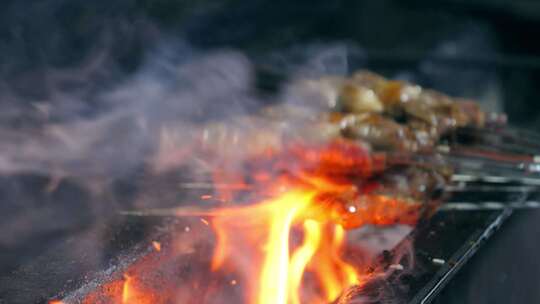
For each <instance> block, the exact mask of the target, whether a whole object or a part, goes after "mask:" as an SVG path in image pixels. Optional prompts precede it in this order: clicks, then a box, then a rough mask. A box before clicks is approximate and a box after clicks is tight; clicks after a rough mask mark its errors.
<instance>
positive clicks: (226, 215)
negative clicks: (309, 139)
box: [84, 142, 418, 304]
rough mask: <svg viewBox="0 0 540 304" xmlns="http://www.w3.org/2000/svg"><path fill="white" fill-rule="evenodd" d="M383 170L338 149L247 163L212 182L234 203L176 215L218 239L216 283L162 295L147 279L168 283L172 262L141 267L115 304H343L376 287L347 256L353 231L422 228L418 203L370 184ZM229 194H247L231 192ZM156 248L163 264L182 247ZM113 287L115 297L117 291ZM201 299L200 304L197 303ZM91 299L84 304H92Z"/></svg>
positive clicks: (213, 265) (211, 273) (205, 279)
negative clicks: (349, 294)
mask: <svg viewBox="0 0 540 304" xmlns="http://www.w3.org/2000/svg"><path fill="white" fill-rule="evenodd" d="M383 162H384V159H382V158H380V157H377V156H372V155H369V153H367V151H366V150H364V149H363V148H362V147H359V146H355V145H352V144H351V143H348V142H338V143H331V144H329V145H322V146H316V147H306V146H292V147H291V148H289V149H285V150H284V151H280V152H276V151H268V153H265V154H264V155H262V156H261V157H257V158H255V159H249V160H246V161H245V162H244V167H245V168H247V169H246V170H245V172H242V174H240V173H238V172H234V173H235V174H229V173H227V172H219V173H216V174H213V176H214V177H216V176H219V177H220V179H218V180H215V181H214V182H215V184H216V185H223V187H221V186H220V187H216V188H215V193H214V194H213V197H216V198H225V197H226V200H229V199H230V200H232V201H233V202H234V203H224V204H222V205H219V206H217V207H214V208H211V209H208V208H206V209H198V208H197V207H184V208H178V209H177V210H176V215H177V216H182V217H192V218H194V219H196V222H197V223H199V224H200V226H201V227H203V228H202V229H206V230H208V229H209V228H211V229H212V231H213V232H214V234H215V237H216V242H215V245H214V247H213V256H212V258H211V259H210V260H209V261H208V274H196V275H195V276H194V278H192V279H191V280H202V281H194V282H191V281H189V280H188V281H187V282H184V283H183V284H186V286H177V288H176V293H177V294H176V295H171V294H170V293H171V292H172V291H171V287H172V286H170V284H171V283H170V282H165V283H164V284H163V282H162V283H160V284H161V285H167V286H169V287H163V288H165V289H167V290H159V289H158V288H157V287H155V286H156V285H160V284H147V283H144V282H142V281H141V280H142V279H141V277H142V276H144V275H147V272H148V271H157V273H158V275H157V277H161V274H160V273H162V272H160V271H164V269H167V270H166V271H169V270H168V269H169V268H170V267H168V266H166V265H169V264H167V263H169V262H165V261H174V258H171V257H170V256H169V257H166V258H163V259H162V258H148V259H149V260H152V261H153V262H152V263H155V264H153V265H145V264H144V263H139V264H140V265H139V266H140V267H139V266H137V267H139V268H140V270H139V271H138V273H137V272H134V271H132V272H130V273H135V274H133V275H132V274H128V275H124V280H123V284H122V287H121V296H120V297H119V298H118V297H117V298H116V299H118V300H114V301H113V303H120V304H131V303H137V304H141V303H143V304H144V303H171V302H174V301H179V300H178V299H179V298H180V299H181V302H182V303H206V301H207V300H208V299H209V298H212V299H213V297H214V295H215V294H216V289H219V288H221V289H227V288H234V290H241V292H242V296H241V297H242V301H243V302H244V303H249V304H301V303H314V304H318V303H321V304H323V303H331V302H334V301H336V300H337V299H338V298H339V297H340V296H341V295H343V294H344V292H346V291H347V289H348V288H349V287H352V286H357V285H362V284H363V283H365V282H366V281H367V280H368V279H369V275H367V274H366V273H362V271H361V270H360V266H364V265H357V264H355V262H354V261H353V260H351V258H350V257H348V256H347V255H346V231H347V230H348V229H352V228H356V227H360V226H362V225H365V224H382V225H387V224H393V223H396V222H401V223H414V221H415V220H416V219H417V216H418V212H417V211H418V204H412V203H411V202H410V201H406V200H400V199H398V198H393V197H387V196H385V195H383V194H380V193H376V192H374V189H375V190H376V189H377V184H376V183H374V182H373V181H371V180H370V177H371V176H373V175H375V174H377V170H380V168H381V167H382V164H383ZM246 173H247V174H246ZM246 175H247V176H246ZM223 177H227V179H226V180H223V179H222V178H223ZM226 185H245V187H240V188H234V191H231V187H225V186H226ZM223 189H226V191H222V190H223ZM207 198H209V197H206V196H203V197H201V199H202V200H205V199H207ZM224 200H225V199H224ZM218 201H219V200H218ZM193 227H194V228H193V229H197V227H196V226H193ZM183 230H184V232H190V231H191V230H192V228H190V226H184V229H183ZM190 234H191V232H190ZM193 234H195V235H196V233H195V232H194V233H193ZM185 237H189V236H185ZM181 245H182V246H183V247H186V246H187V247H189V245H188V244H185V243H182V244H181ZM152 246H153V247H154V249H155V250H154V253H155V255H164V256H167V255H168V254H170V253H167V252H169V251H170V250H165V249H169V247H171V248H174V246H168V247H162V246H161V244H160V243H157V242H155V241H154V242H153V243H152ZM182 246H180V247H182ZM183 247H182V248H183ZM165 251H166V252H165ZM183 252H187V253H191V252H193V250H184V251H183ZM173 255H174V254H173ZM159 263H161V264H163V265H165V266H162V265H159ZM171 263H172V262H171ZM133 268H135V267H133ZM156 268H159V269H161V270H156ZM142 269H144V270H142ZM194 274H195V273H194ZM219 278H222V279H219ZM216 280H217V281H216ZM210 281H211V282H212V283H209V282H210ZM111 284H112V285H111V286H113V288H109V290H117V288H116V287H114V286H115V285H114V283H111ZM149 286H153V287H149ZM201 288H202V289H201ZM172 289H174V287H173V288H172ZM195 293H197V294H198V296H195V297H198V298H196V299H195V300H191V297H193V294H195ZM179 294H181V296H180V297H179ZM186 297H187V298H186ZM89 299H91V296H90V297H87V298H86V301H84V303H89V304H90V303H94V302H92V300H89ZM171 299H172V300H171ZM174 299H176V300H174ZM188 300H189V301H191V302H189V301H188ZM211 302H213V303H214V302H215V299H213V300H211ZM225 303H226V302H225Z"/></svg>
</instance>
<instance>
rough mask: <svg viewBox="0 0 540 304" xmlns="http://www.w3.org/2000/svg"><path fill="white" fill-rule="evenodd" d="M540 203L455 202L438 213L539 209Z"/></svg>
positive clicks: (443, 206)
mask: <svg viewBox="0 0 540 304" xmlns="http://www.w3.org/2000/svg"><path fill="white" fill-rule="evenodd" d="M539 208H540V202H538V201H525V202H515V203H505V202H481V203H469V202H455V203H446V204H443V205H442V206H441V207H439V210H440V211H477V210H478V211H481V210H504V209H539Z"/></svg>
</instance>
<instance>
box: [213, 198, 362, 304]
mask: <svg viewBox="0 0 540 304" xmlns="http://www.w3.org/2000/svg"><path fill="white" fill-rule="evenodd" d="M315 198H316V193H314V192H309V191H307V190H306V191H299V190H291V191H287V192H285V193H283V194H282V195H280V196H279V197H277V198H275V199H272V200H269V201H265V202H262V203H259V204H255V205H252V206H247V207H238V208H230V209H223V210H220V211H219V212H218V214H215V216H214V219H213V221H212V225H213V227H214V229H215V230H216V233H217V235H218V244H217V247H216V250H215V254H214V258H213V269H214V270H218V269H220V268H222V267H225V263H226V262H230V263H232V264H233V265H232V266H233V267H232V268H234V269H240V270H242V271H244V273H243V274H242V275H243V276H244V277H245V280H244V281H245V282H248V284H249V285H250V286H249V287H248V290H249V294H248V296H247V301H248V303H253V304H289V303H291V304H299V303H302V301H301V298H302V297H301V285H302V280H303V278H304V274H305V273H306V272H311V273H313V274H314V275H315V276H316V277H317V280H318V281H319V282H318V283H319V285H320V286H321V288H322V290H323V291H324V294H323V295H319V296H317V297H315V298H312V299H311V300H310V303H328V302H331V301H333V300H335V299H336V298H337V297H338V296H339V295H340V294H341V293H342V292H343V290H345V289H346V288H347V287H349V286H352V285H354V284H358V283H359V277H360V275H359V274H357V273H356V271H355V269H354V267H353V266H352V265H350V264H348V263H347V262H345V261H344V260H343V259H342V257H341V256H340V253H341V252H340V249H341V246H342V244H343V241H344V229H343V227H341V226H340V225H339V224H332V223H329V222H326V223H324V222H320V221H317V220H314V219H312V218H310V217H312V216H313V214H315V213H316V212H319V211H317V210H316V209H317V208H315V206H316V200H315ZM293 228H296V229H297V230H298V231H296V232H297V233H298V234H303V241H302V244H300V245H298V246H296V248H291V247H292V246H291V245H290V238H291V234H292V232H293V230H294V229H293ZM327 234H328V235H327ZM242 248H246V249H247V248H252V250H251V251H252V252H251V256H249V257H246V258H247V259H249V260H250V262H251V263H250V265H249V266H248V267H245V265H238V264H237V263H238V261H237V260H238V259H237V257H236V256H237V255H238V250H239V249H240V250H242ZM242 252H245V251H242ZM257 265H258V266H257ZM246 269H247V270H246ZM311 296H312V295H311Z"/></svg>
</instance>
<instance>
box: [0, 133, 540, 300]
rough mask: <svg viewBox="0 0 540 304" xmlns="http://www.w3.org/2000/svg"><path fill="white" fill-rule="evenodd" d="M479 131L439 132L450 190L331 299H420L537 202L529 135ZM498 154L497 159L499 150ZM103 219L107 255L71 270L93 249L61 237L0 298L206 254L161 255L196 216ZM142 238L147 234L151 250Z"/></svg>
mask: <svg viewBox="0 0 540 304" xmlns="http://www.w3.org/2000/svg"><path fill="white" fill-rule="evenodd" d="M460 132H461V133H460ZM463 132H464V133H463ZM482 132H484V134H481V135H482V136H483V137H478V136H477V135H478V134H477V133H478V132H477V131H474V130H468V131H467V130H460V131H459V132H458V133H457V134H455V135H454V136H451V137H450V138H449V139H447V140H446V145H445V146H443V148H441V150H442V151H443V153H445V154H444V155H445V156H444V157H445V158H447V159H448V161H450V162H451V163H453V165H454V166H455V168H456V172H455V173H454V175H453V181H454V183H453V185H452V186H449V187H448V189H446V191H448V192H450V193H451V198H450V199H449V200H448V201H447V202H445V203H444V204H443V205H442V206H441V207H440V208H439V209H438V211H437V213H436V214H435V215H434V216H433V217H431V218H430V219H429V220H426V221H424V222H421V223H420V224H419V225H417V226H416V227H415V228H414V229H413V230H412V231H410V232H407V231H409V230H405V231H401V232H398V235H401V237H402V238H401V237H400V239H401V241H399V242H398V243H395V242H394V243H391V242H390V246H391V247H386V248H380V255H379V256H378V257H377V258H376V259H375V260H374V261H373V263H372V266H371V269H370V270H369V271H372V272H375V271H377V270H379V271H380V270H384V271H383V272H386V273H390V275H388V276H387V277H384V278H381V279H375V280H372V281H370V282H369V283H368V284H367V285H365V286H362V288H352V289H350V290H348V291H347V292H346V293H345V294H344V295H343V296H342V297H341V298H340V300H338V302H339V303H356V302H355V301H360V303H430V302H432V301H433V300H434V299H436V297H437V295H438V294H439V293H440V292H441V290H442V289H443V288H444V287H445V286H446V284H447V283H448V282H449V281H450V280H451V279H452V278H453V277H454V275H455V274H456V273H457V272H458V271H459V270H460V268H461V267H462V266H463V265H464V264H465V263H466V262H467V261H468V260H469V259H470V258H471V257H472V256H473V255H474V254H475V253H476V251H477V250H478V249H479V248H480V247H481V246H482V245H483V244H484V243H485V242H486V241H487V240H488V239H489V238H490V237H491V236H492V235H493V234H494V233H496V232H497V230H498V229H499V228H500V227H501V226H503V224H504V222H505V221H506V220H507V219H508V218H509V217H510V216H512V213H513V210H515V209H528V208H538V207H540V203H539V202H538V201H537V199H538V197H539V195H540V191H539V189H540V188H539V187H540V178H538V174H537V173H536V171H537V167H536V166H537V165H536V163H535V162H534V160H535V156H534V155H533V154H531V153H530V151H532V150H534V148H533V149H531V147H534V146H535V145H536V142H535V136H536V135H535V134H528V133H527V137H521V138H518V137H517V135H518V134H522V133H521V132H523V131H519V130H515V129H511V128H508V129H505V130H502V133H501V132H499V131H497V132H496V133H495V132H491V131H488V132H486V131H482ZM464 135H467V136H464ZM471 135H473V137H474V138H473V139H474V140H471V138H470V137H471ZM523 138H527V140H523ZM502 139H506V140H513V141H514V142H515V143H514V146H506V145H504V146H503V145H501V144H500V143H499V142H498V140H502ZM461 143H468V145H467V149H468V150H467V151H466V153H465V154H464V153H463V150H459V149H457V148H456V147H458V146H459V145H460V144H461ZM509 147H510V149H508V148H509ZM481 149H482V150H481ZM520 149H521V150H520ZM488 150H490V151H492V154H489V155H488V156H489V157H488V158H486V157H485V155H482V156H481V157H478V156H476V155H475V154H471V153H472V152H474V151H476V152H478V151H488ZM520 152H521V153H520ZM504 153H514V154H513V157H508V155H510V154H504ZM502 157H506V158H505V159H502V160H501V159H499V158H502ZM109 223H110V225H109V227H107V229H106V230H105V231H106V235H105V238H104V241H103V243H104V246H109V247H105V248H106V250H105V252H106V253H107V255H106V256H105V257H101V260H102V261H103V263H102V264H101V266H99V267H95V268H93V269H91V270H90V271H81V270H80V269H84V265H85V264H87V263H88V261H89V260H94V259H95V256H92V254H95V253H96V250H93V249H94V248H92V250H88V251H85V248H84V247H80V244H77V245H76V246H77V247H79V248H77V250H78V251H77V253H78V255H75V257H74V258H71V259H66V258H65V257H64V256H62V255H59V254H58V253H59V252H72V251H73V249H74V247H73V246H75V245H74V243H73V240H68V241H66V242H63V243H61V244H59V245H58V246H56V247H55V248H54V249H53V250H51V251H50V252H46V253H44V254H42V255H41V256H40V257H39V258H38V259H35V260H33V261H32V262H30V263H27V264H25V265H23V266H22V267H20V268H18V269H17V270H16V271H15V272H13V274H12V275H10V276H8V277H4V278H3V279H1V280H0V286H2V288H1V289H0V295H1V297H2V300H4V301H6V303H47V302H48V301H49V300H51V299H63V301H64V302H65V303H82V302H81V301H83V299H85V298H86V297H88V295H89V294H92V293H96V291H99V290H103V288H105V289H106V288H114V287H110V283H111V282H114V281H115V280H116V281H118V280H121V279H122V276H123V275H124V274H125V272H126V270H128V269H130V268H141V267H147V268H148V269H154V270H151V271H149V273H148V276H149V277H150V279H151V280H156V277H158V279H157V282H156V284H173V286H174V284H181V283H182V282H181V278H185V277H189V276H194V275H196V272H197V270H196V269H194V268H193V267H192V265H190V263H191V261H193V259H194V258H195V259H198V258H202V257H205V258H208V257H210V256H211V250H210V248H198V249H197V250H198V251H200V252H198V253H196V254H195V255H193V253H189V254H187V255H186V256H180V257H178V258H174V259H170V258H167V256H168V253H167V250H166V248H170V247H172V246H173V245H172V242H173V239H172V236H173V235H181V234H182V233H190V232H193V233H202V232H201V231H202V230H204V229H205V225H204V223H201V222H199V221H198V220H195V221H194V220H190V219H179V218H175V217H168V216H132V215H125V214H124V215H122V214H117V215H114V216H113V218H112V220H111V221H109ZM192 230H193V231H192ZM377 231H378V230H377V229H375V230H369V229H368V231H363V232H362V233H360V236H359V237H357V239H358V240H359V242H360V243H361V242H365V241H366V240H368V241H369V239H370V238H381V235H378V234H381V232H377ZM382 234H384V232H383V233H382ZM382 237H384V236H382ZM149 240H153V241H154V242H157V243H158V244H159V246H160V248H159V249H160V250H159V251H157V250H156V248H155V246H156V245H155V244H154V245H153V246H152V244H151V243H150V242H149ZM162 248H163V250H162ZM194 256H195V257H194ZM197 256H198V257H197ZM164 260H165V262H163V261H164ZM141 261H142V262H141ZM138 265H146V266H138ZM148 265H150V266H151V267H150V266H148ZM167 269H168V270H167ZM389 270H391V271H390V272H389ZM153 272H155V273H153ZM156 273H159V274H158V275H156ZM124 279H125V278H124ZM23 290H25V291H24V292H23ZM100 292H103V291H100Z"/></svg>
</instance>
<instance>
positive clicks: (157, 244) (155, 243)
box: [152, 241, 161, 251]
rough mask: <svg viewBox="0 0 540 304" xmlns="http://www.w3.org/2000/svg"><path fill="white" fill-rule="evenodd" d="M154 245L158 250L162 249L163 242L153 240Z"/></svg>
mask: <svg viewBox="0 0 540 304" xmlns="http://www.w3.org/2000/svg"><path fill="white" fill-rule="evenodd" d="M152 247H154V249H155V250H156V251H161V243H160V242H156V241H153V242H152Z"/></svg>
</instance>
